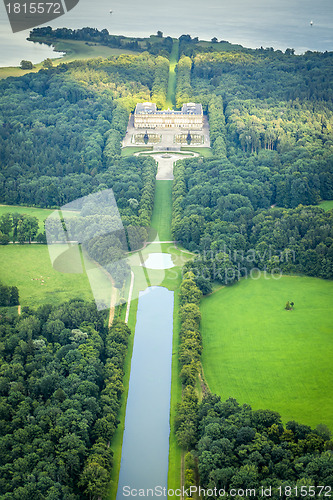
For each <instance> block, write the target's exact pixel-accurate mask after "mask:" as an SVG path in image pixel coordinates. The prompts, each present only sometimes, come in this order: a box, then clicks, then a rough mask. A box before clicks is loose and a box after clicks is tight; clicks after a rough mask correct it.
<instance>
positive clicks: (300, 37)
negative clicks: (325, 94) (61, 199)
mask: <svg viewBox="0 0 333 500" xmlns="http://www.w3.org/2000/svg"><path fill="white" fill-rule="evenodd" d="M156 4H157V6H156ZM110 10H112V14H110ZM311 21H313V26H310V22H311ZM48 24H50V25H51V26H53V27H63V26H66V27H68V28H82V27H84V26H91V27H93V28H98V29H103V28H107V29H108V30H109V32H110V33H112V34H123V35H127V36H130V35H133V36H135V35H137V36H149V35H151V34H154V33H156V31H157V30H161V31H163V33H164V34H165V35H170V36H176V37H178V36H180V35H181V34H183V33H185V34H187V33H189V34H190V35H191V36H193V37H195V36H198V37H199V38H200V39H205V40H210V39H211V38H212V37H214V36H216V37H217V38H218V39H219V40H221V39H223V40H228V41H229V42H232V43H240V44H241V45H243V46H245V47H252V48H256V47H260V46H261V45H262V46H263V47H274V48H275V49H281V50H285V49H286V48H287V47H290V48H294V49H295V50H296V52H297V53H303V52H305V51H306V50H318V51H325V50H328V51H332V50H333V1H332V0H251V1H249V0H207V1H205V2H202V0H182V1H179V0H168V1H167V2H164V3H162V2H158V3H157V2H155V0H140V2H138V1H137V0H126V1H123V0H98V2H93V1H92V0H80V3H79V4H78V5H77V6H76V7H75V8H74V9H73V10H71V11H70V12H69V13H67V14H66V15H64V16H63V17H60V18H58V19H56V20H55V21H52V22H50V23H48ZM0 33H1V34H0V65H1V66H3V65H18V64H19V62H20V61H21V59H29V60H33V62H38V61H39V60H43V59H44V58H45V57H49V56H50V54H52V52H51V49H49V48H48V47H43V48H42V47H38V46H37V47H34V45H33V44H32V43H29V42H27V41H26V37H27V36H28V34H29V31H27V32H21V33H16V34H12V33H11V30H10V27H9V23H8V20H7V14H6V11H5V7H4V5H3V3H2V2H1V4H0ZM53 56H54V54H53Z"/></svg>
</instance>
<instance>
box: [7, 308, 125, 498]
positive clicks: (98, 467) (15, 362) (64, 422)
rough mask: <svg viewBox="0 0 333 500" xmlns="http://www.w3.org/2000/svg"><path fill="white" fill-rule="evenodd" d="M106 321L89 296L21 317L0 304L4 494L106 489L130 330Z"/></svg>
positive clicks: (84, 494) (88, 493)
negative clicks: (0, 309) (107, 323)
mask: <svg viewBox="0 0 333 500" xmlns="http://www.w3.org/2000/svg"><path fill="white" fill-rule="evenodd" d="M9 305H10V304H9ZM104 324H105V317H104V313H99V312H97V310H96V306H95V304H94V303H86V302H83V301H81V300H75V299H73V300H71V301H69V302H66V303H64V304H62V305H60V306H58V307H55V306H51V305H44V306H41V307H39V308H38V309H37V310H32V309H30V308H23V311H22V315H21V316H20V317H18V318H14V317H13V316H11V315H9V314H6V312H5V310H3V311H2V314H1V316H0V345H1V354H0V356H1V368H0V443H1V446H0V483H1V495H2V498H4V499H5V498H8V499H9V498H29V497H31V498H45V499H49V500H51V499H54V498H57V499H62V498H70V499H72V500H74V499H78V498H93V499H96V500H97V498H98V497H99V496H101V495H103V496H104V493H105V490H106V488H107V486H108V483H109V480H110V472H111V469H112V451H111V448H109V443H110V440H111V438H112V436H113V434H114V431H115V429H116V427H117V424H118V420H117V413H118V410H119V405H120V397H121V394H122V390H123V386H122V377H123V366H124V360H125V356H126V352H127V342H128V336H129V334H130V331H129V329H128V327H127V326H126V325H125V324H124V323H121V322H119V321H115V322H114V324H113V326H112V328H111V329H110V330H108V329H107V328H105V326H104Z"/></svg>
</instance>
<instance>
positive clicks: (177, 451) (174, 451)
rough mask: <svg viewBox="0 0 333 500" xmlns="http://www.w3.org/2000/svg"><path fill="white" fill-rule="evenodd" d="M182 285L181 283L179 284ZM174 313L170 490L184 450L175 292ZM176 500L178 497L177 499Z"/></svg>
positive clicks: (176, 479) (177, 479)
mask: <svg viewBox="0 0 333 500" xmlns="http://www.w3.org/2000/svg"><path fill="white" fill-rule="evenodd" d="M179 284H180V282H179ZM174 297H175V302H174V313H173V340H172V342H173V345H172V366H171V388H172V390H171V401H170V437H169V470H168V488H169V489H173V490H175V489H177V488H179V487H180V482H181V477H180V476H181V455H182V450H181V448H180V446H179V445H178V443H177V439H176V434H175V428H174V423H175V416H176V406H177V404H178V403H180V401H181V400H182V385H181V382H180V378H179V363H178V350H179V319H178V312H179V298H178V292H177V291H175V295H174ZM175 498H176V497H175Z"/></svg>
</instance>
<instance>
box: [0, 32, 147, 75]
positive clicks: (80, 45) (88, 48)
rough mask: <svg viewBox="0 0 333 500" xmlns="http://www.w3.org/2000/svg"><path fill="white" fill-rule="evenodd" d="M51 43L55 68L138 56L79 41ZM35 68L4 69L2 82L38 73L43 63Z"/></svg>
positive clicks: (130, 52)
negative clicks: (110, 58)
mask: <svg viewBox="0 0 333 500" xmlns="http://www.w3.org/2000/svg"><path fill="white" fill-rule="evenodd" d="M51 42H52V44H54V46H55V52H54V59H53V58H52V61H53V65H54V66H57V65H58V64H61V63H65V62H71V61H75V60H78V59H93V58H96V57H103V58H107V57H110V56H119V55H120V54H138V52H137V51H135V52H134V51H133V50H128V49H122V48H121V49H117V48H111V47H106V46H105V45H100V44H98V43H96V44H92V43H90V42H83V41H79V40H62V41H56V42H54V41H53V40H51ZM57 52H66V54H65V55H64V56H63V57H59V56H58V54H57ZM34 66H35V67H34V69H32V70H31V69H29V70H22V69H21V68H20V67H14V66H13V67H12V66H10V67H2V68H0V80H1V79H3V78H8V77H9V76H23V75H25V74H27V73H36V72H37V71H39V70H40V69H42V67H43V65H42V62H41V63H39V64H35V65H34Z"/></svg>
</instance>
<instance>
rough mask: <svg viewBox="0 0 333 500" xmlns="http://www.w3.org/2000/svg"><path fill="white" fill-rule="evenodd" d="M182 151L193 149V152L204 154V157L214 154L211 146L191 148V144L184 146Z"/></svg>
mask: <svg viewBox="0 0 333 500" xmlns="http://www.w3.org/2000/svg"><path fill="white" fill-rule="evenodd" d="M181 151H185V152H187V151H193V153H198V154H199V155H200V156H203V157H204V158H210V157H211V156H213V153H212V150H211V149H210V148H195V147H193V148H191V146H189V147H186V146H182V148H181Z"/></svg>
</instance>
